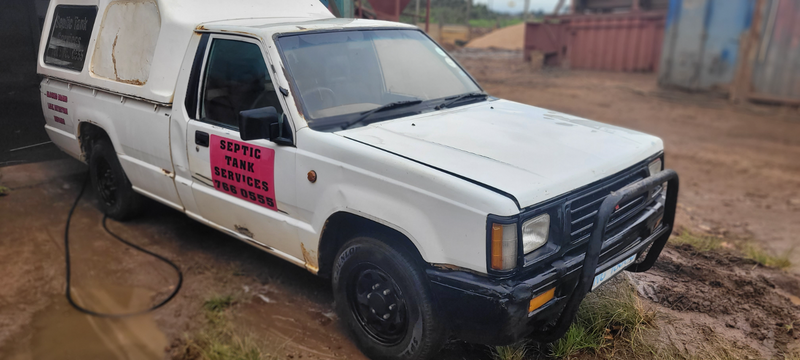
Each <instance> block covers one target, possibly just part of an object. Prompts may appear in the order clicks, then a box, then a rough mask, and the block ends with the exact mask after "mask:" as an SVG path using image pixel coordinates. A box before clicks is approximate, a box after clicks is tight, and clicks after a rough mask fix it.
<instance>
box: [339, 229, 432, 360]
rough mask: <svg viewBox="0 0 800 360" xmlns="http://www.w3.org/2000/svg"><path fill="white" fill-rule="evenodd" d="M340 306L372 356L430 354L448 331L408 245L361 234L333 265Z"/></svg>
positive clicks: (361, 345) (425, 356) (353, 332)
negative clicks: (398, 245)
mask: <svg viewBox="0 0 800 360" xmlns="http://www.w3.org/2000/svg"><path fill="white" fill-rule="evenodd" d="M333 295H334V298H335V300H336V311H337V312H338V314H339V317H340V318H341V319H342V320H343V321H344V323H345V325H346V328H347V330H348V331H349V332H350V334H351V336H352V337H353V338H354V340H355V342H356V344H357V345H358V347H359V348H360V349H361V351H362V352H363V353H364V354H365V355H367V356H368V357H370V358H372V359H429V358H431V357H432V356H433V355H435V354H436V352H438V351H439V348H440V347H441V345H442V343H443V342H444V340H445V338H446V334H445V331H444V328H443V325H442V323H441V321H439V319H438V314H437V313H436V306H435V304H434V301H433V297H432V295H431V291H430V288H429V286H428V283H427V279H426V277H425V273H424V270H423V269H421V268H420V266H419V265H417V264H416V263H415V262H414V261H413V260H412V258H411V256H409V255H408V254H407V253H406V252H405V251H398V250H396V249H394V248H392V247H391V246H389V245H387V244H386V243H384V242H381V241H379V240H376V239H373V238H370V237H359V238H355V239H353V240H351V241H349V242H348V243H347V244H345V246H343V247H342V249H341V250H340V251H339V254H338V256H337V257H336V263H335V265H334V268H333Z"/></svg>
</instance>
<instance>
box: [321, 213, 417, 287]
mask: <svg viewBox="0 0 800 360" xmlns="http://www.w3.org/2000/svg"><path fill="white" fill-rule="evenodd" d="M358 236H371V237H374V238H376V239H378V240H381V241H384V242H386V243H387V244H389V245H390V246H392V247H393V248H395V249H397V250H401V251H405V252H407V253H408V254H410V255H411V256H412V257H413V258H414V260H415V261H416V262H418V263H419V264H420V265H421V266H427V262H426V261H425V260H424V259H423V258H422V255H421V254H420V252H419V249H417V246H416V245H415V244H414V242H413V241H411V239H410V238H409V237H408V235H406V234H404V233H403V232H402V229H397V228H394V227H392V226H390V225H387V224H383V223H380V222H378V221H376V220H373V219H369V218H367V217H364V216H361V215H359V214H355V213H352V212H347V211H338V212H336V213H333V214H331V215H330V216H329V217H328V218H327V219H326V220H325V225H324V227H323V229H322V235H321V236H320V240H319V247H318V254H319V255H318V261H319V271H318V273H317V275H319V276H321V277H323V278H330V276H331V272H332V270H333V263H334V261H335V259H336V254H338V253H339V250H340V249H341V248H342V246H343V245H344V244H345V243H347V241H349V240H351V239H353V238H355V237H358Z"/></svg>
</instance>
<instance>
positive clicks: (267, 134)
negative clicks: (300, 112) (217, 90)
mask: <svg viewBox="0 0 800 360" xmlns="http://www.w3.org/2000/svg"><path fill="white" fill-rule="evenodd" d="M285 118H286V117H285V116H280V115H278V111H277V110H275V107H272V106H269V107H264V108H258V109H252V110H243V111H240V112H239V137H241V138H242V140H245V141H247V140H259V139H266V140H270V141H272V142H274V143H276V144H278V145H292V144H293V143H292V137H291V135H290V133H291V131H290V130H286V128H289V129H291V127H289V126H288V125H289V124H288V123H287V122H286V121H285ZM284 133H285V134H284Z"/></svg>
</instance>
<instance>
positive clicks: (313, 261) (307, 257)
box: [300, 243, 319, 274]
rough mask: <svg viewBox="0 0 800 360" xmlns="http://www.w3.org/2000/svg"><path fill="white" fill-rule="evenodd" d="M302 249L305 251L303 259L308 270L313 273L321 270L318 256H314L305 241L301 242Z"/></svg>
mask: <svg viewBox="0 0 800 360" xmlns="http://www.w3.org/2000/svg"><path fill="white" fill-rule="evenodd" d="M300 250H302V251H303V261H305V263H306V270H308V271H309V272H311V273H312V274H316V273H318V272H319V265H318V264H317V257H316V256H313V255H312V254H311V253H310V252H309V251H308V250H306V246H305V245H304V244H303V243H300Z"/></svg>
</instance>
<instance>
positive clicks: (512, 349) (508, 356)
mask: <svg viewBox="0 0 800 360" xmlns="http://www.w3.org/2000/svg"><path fill="white" fill-rule="evenodd" d="M527 345H528V343H527V342H521V343H518V344H514V345H508V346H495V348H494V350H493V351H492V358H493V359H494V360H524V359H525V353H527V352H528V350H527Z"/></svg>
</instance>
